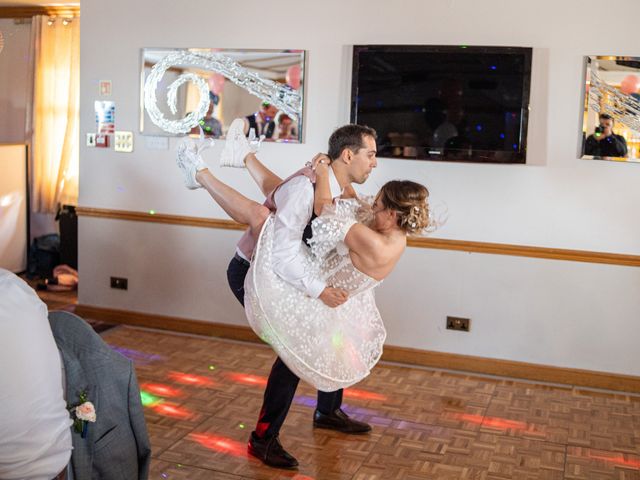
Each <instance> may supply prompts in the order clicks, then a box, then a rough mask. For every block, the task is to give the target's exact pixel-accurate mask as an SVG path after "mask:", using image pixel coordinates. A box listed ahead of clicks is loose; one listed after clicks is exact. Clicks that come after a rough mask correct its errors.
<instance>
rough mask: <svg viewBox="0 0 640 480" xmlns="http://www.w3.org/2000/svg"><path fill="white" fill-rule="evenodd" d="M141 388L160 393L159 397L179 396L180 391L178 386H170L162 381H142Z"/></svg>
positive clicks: (180, 394) (155, 393) (156, 393)
mask: <svg viewBox="0 0 640 480" xmlns="http://www.w3.org/2000/svg"><path fill="white" fill-rule="evenodd" d="M140 388H141V389H144V390H146V391H147V392H149V393H152V394H154V395H160V396H161V397H181V396H182V391H181V390H180V389H178V388H172V387H170V386H168V385H164V384H162V383H143V384H142V385H140Z"/></svg>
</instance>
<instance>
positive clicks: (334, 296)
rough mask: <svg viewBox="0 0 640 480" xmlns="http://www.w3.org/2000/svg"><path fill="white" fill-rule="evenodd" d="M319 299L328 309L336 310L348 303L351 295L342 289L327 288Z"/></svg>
mask: <svg viewBox="0 0 640 480" xmlns="http://www.w3.org/2000/svg"><path fill="white" fill-rule="evenodd" d="M318 298H319V299H320V300H322V302H323V303H324V304H325V305H326V306H327V307H331V308H335V307H337V306H340V305H342V304H343V303H344V302H346V301H347V299H348V298H349V294H348V293H347V291H346V290H342V289H341V288H333V287H325V289H324V290H323V291H322V293H321V294H320V296H319V297H318Z"/></svg>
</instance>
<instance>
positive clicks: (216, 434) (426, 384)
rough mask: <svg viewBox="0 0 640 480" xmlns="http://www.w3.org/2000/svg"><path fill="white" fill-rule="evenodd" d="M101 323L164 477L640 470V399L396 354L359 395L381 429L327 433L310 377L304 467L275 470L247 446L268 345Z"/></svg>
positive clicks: (299, 415) (586, 475)
mask: <svg viewBox="0 0 640 480" xmlns="http://www.w3.org/2000/svg"><path fill="white" fill-rule="evenodd" d="M43 296H44V297H46V298H43V300H45V302H46V303H47V304H48V305H49V306H50V308H61V307H63V308H66V309H70V310H72V309H73V305H69V304H68V303H67V305H65V302H71V303H75V298H73V297H72V296H62V297H59V296H56V295H50V294H49V295H43ZM88 320H89V321H90V320H91V319H88ZM93 325H94V327H96V326H97V327H102V328H101V330H102V333H101V335H102V337H103V338H104V339H105V341H106V342H107V343H109V344H110V345H111V346H112V347H113V348H114V349H116V350H117V351H119V352H120V353H122V354H123V355H125V356H127V357H128V358H130V359H131V360H132V361H133V362H134V364H135V366H136V371H137V375H138V381H139V383H140V386H141V390H142V392H141V393H142V400H143V404H144V409H145V417H146V420H147V427H148V430H149V435H150V437H151V446H152V449H153V460H152V465H151V470H152V472H151V475H150V478H151V479H189V480H199V479H207V480H210V479H214V480H217V479H219V480H232V479H233V480H239V479H265V480H267V479H269V480H270V479H274V480H275V479H295V480H311V479H317V480H333V479H344V480H347V479H357V480H377V479H380V480H387V479H394V480H395V479H397V480H414V479H416V480H417V479H451V480H459V479H483V480H498V479H501V480H503V479H517V480H528V479H589V480H592V479H598V480H600V479H620V480H622V479H624V480H629V479H640V396H638V395H625V394H621V393H608V392H596V391H590V390H585V389H580V388H571V387H567V386H550V385H543V384H537V383H527V382H524V381H518V380H514V379H500V378H489V377H483V376H480V375H468V374H464V373H455V372H444V371H437V370H430V369H422V368H413V367H406V366H398V365H390V364H384V363H381V364H379V365H377V366H376V368H375V369H374V370H373V372H372V373H371V375H370V376H369V377H368V378H366V379H365V380H364V381H363V382H361V383H360V384H358V385H356V386H354V387H353V388H350V389H347V390H346V391H345V405H344V409H345V410H346V411H347V412H348V413H349V414H350V415H352V416H354V417H355V418H357V419H360V420H364V421H367V422H369V423H370V424H371V425H372V426H373V431H372V433H371V434H369V435H363V436H349V435H344V434H341V433H338V432H333V431H328V430H318V429H314V428H313V426H312V421H311V418H312V414H313V409H314V406H315V392H314V390H313V389H312V388H310V387H309V386H308V385H306V384H302V383H301V384H300V387H299V388H298V392H297V396H296V397H295V400H294V403H293V406H292V408H291V411H290V413H289V416H288V417H287V421H286V422H285V425H284V427H283V429H282V432H281V440H282V443H283V445H284V447H285V448H286V449H288V450H289V451H290V452H291V453H292V454H294V455H295V456H296V458H297V459H298V461H299V462H300V468H299V469H298V470H297V471H291V472H288V471H284V470H277V469H273V468H270V467H267V466H264V465H263V464H262V463H261V462H259V461H258V460H256V459H254V458H253V457H250V456H247V454H246V441H247V438H248V436H249V433H250V431H251V429H252V427H253V425H254V422H255V420H256V416H257V413H258V410H259V408H260V404H261V400H262V394H263V389H264V384H265V382H266V378H267V375H268V374H269V370H270V368H271V364H272V363H273V360H274V358H275V357H274V354H273V353H272V351H271V350H270V349H269V348H268V347H267V346H264V345H257V344H251V343H241V342H233V341H228V340H221V339H216V338H210V337H198V336H190V335H181V334H175V333H170V332H164V331H163V332H160V331H152V330H146V329H141V328H134V327H128V326H116V327H113V328H108V327H111V326H110V325H100V324H99V323H98V324H96V323H95V322H94V323H93ZM105 327H106V328H105Z"/></svg>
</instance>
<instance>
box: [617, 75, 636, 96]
mask: <svg viewBox="0 0 640 480" xmlns="http://www.w3.org/2000/svg"><path fill="white" fill-rule="evenodd" d="M638 88H640V79H639V78H638V77H637V76H635V75H627V76H626V77H624V78H623V79H622V82H620V90H621V91H622V93H626V94H627V95H631V94H632V93H636V92H637V91H638Z"/></svg>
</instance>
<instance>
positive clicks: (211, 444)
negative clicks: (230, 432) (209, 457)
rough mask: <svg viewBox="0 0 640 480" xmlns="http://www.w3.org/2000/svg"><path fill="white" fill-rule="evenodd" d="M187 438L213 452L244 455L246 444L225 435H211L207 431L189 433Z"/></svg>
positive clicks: (235, 455) (237, 455)
mask: <svg viewBox="0 0 640 480" xmlns="http://www.w3.org/2000/svg"><path fill="white" fill-rule="evenodd" d="M189 438H190V439H191V440H193V441H194V442H197V443H199V444H200V445H202V446H203V447H204V448H206V449H209V450H213V451H215V452H221V453H226V454H228V455H233V456H234V457H246V456H247V446H246V444H244V443H240V442H237V441H235V440H232V439H230V438H227V437H221V436H219V435H212V434H208V433H190V434H189Z"/></svg>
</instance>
